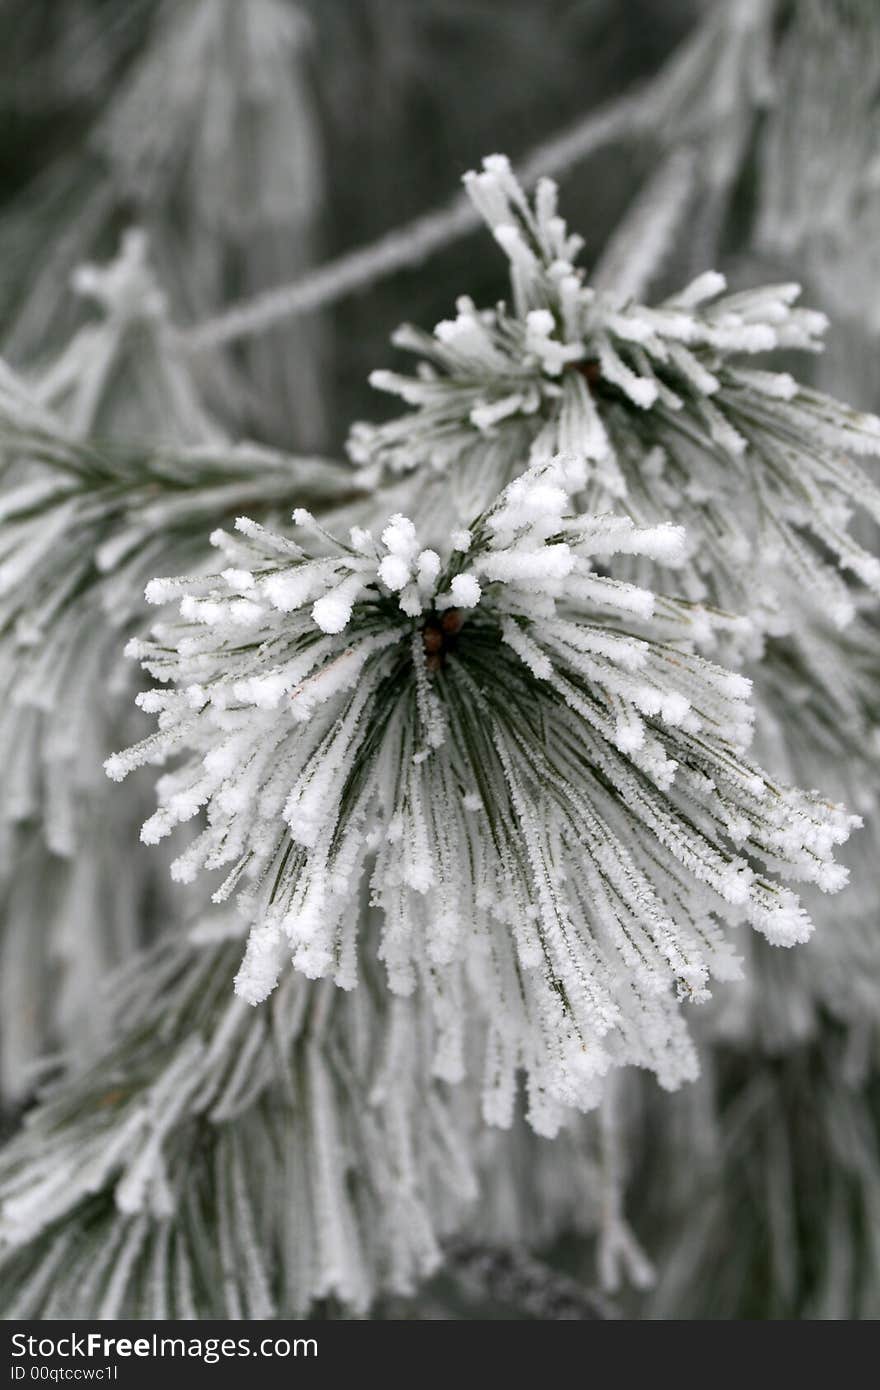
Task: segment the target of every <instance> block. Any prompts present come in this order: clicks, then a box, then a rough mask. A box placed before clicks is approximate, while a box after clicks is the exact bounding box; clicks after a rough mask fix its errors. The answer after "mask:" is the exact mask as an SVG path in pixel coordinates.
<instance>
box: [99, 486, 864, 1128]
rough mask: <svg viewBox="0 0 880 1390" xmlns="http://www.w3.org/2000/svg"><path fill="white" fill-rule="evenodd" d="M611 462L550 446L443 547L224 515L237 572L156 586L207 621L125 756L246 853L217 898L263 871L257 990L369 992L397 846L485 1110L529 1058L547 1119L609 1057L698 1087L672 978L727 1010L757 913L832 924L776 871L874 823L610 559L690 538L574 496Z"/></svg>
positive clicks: (170, 640)
mask: <svg viewBox="0 0 880 1390" xmlns="http://www.w3.org/2000/svg"><path fill="white" fill-rule="evenodd" d="M582 482H583V476H582V473H579V471H578V468H577V467H576V465H574V464H572V463H571V462H570V461H569V462H568V463H567V464H566V463H562V462H559V463H557V464H554V465H535V466H534V467H533V468H532V469H531V470H530V472H528V473H526V474H525V475H524V476H523V477H522V478H520V479H518V480H516V481H515V482H513V483H512V484H510V485H509V487H508V488H507V490H506V491H505V493H503V494H502V496H501V497H500V498H499V499H498V501H497V502H496V503H495V505H494V506H493V507H491V508H490V509H489V510H488V511H487V512H486V513H485V514H484V515H483V516H482V517H479V518H477V519H476V520H475V521H474V523H473V524H472V526H471V528H470V529H469V530H468V531H466V532H461V533H458V532H456V533H454V534H453V536H452V538H451V541H450V542H447V546H446V547H445V548H444V550H443V552H442V553H441V554H438V553H437V552H436V551H434V550H431V549H428V548H422V546H421V545H420V542H419V540H418V537H417V534H416V532H415V528H414V527H413V525H412V523H411V522H409V521H407V520H406V518H403V517H400V516H398V517H394V518H392V520H391V521H390V522H389V524H388V525H387V526H386V528H385V529H384V530H383V532H382V537H381V541H380V542H377V541H375V540H374V539H373V538H372V536H371V535H370V533H369V532H364V531H355V532H353V533H352V538H351V543H350V544H345V543H342V542H339V541H336V540H334V539H333V538H332V537H331V536H330V535H329V534H328V533H327V532H325V531H324V530H323V528H320V527H318V526H317V524H316V523H314V521H313V519H312V518H311V517H310V516H309V514H308V513H296V514H295V519H296V520H297V522H298V525H299V528H300V531H301V532H302V543H301V542H300V540H299V539H298V540H293V539H289V538H287V537H284V536H281V535H277V534H275V533H272V532H269V531H267V530H265V529H264V528H262V527H260V526H258V525H256V524H255V523H253V522H251V521H247V520H245V519H242V520H240V521H239V522H238V524H237V526H238V531H239V536H237V537H234V536H231V535H227V534H226V533H223V532H220V533H218V534H216V535H215V536H214V537H213V538H212V539H213V540H214V543H215V544H216V545H218V546H219V547H220V549H221V550H222V552H223V554H224V558H225V560H226V565H225V566H224V568H223V570H222V573H221V574H220V575H215V576H213V577H212V576H205V577H204V578H202V579H198V580H196V581H189V580H186V579H167V580H156V581H154V583H153V584H152V585H151V586H150V587H149V589H148V595H147V596H148V598H150V599H151V600H152V601H154V602H163V603H164V602H168V601H170V600H171V599H172V598H174V597H175V596H179V597H180V599H181V610H180V611H181V621H179V622H177V623H163V624H160V625H158V627H157V629H156V631H155V637H154V640H152V641H149V642H138V643H136V644H134V645H133V647H132V652H133V654H135V655H138V656H140V657H141V659H142V660H143V662H144V664H145V666H146V668H147V669H148V670H149V671H150V672H151V673H152V674H153V675H154V676H155V677H156V678H157V679H158V680H160V681H161V682H162V683H163V685H166V686H169V687H170V688H169V689H167V690H166V691H152V692H146V693H145V694H144V695H143V696H142V697H140V704H141V707H142V708H144V709H146V710H149V711H153V712H155V713H157V714H158V716H159V728H158V731H157V732H156V733H155V734H153V735H151V736H150V737H149V738H147V739H145V740H144V741H143V742H142V743H140V744H139V745H136V746H135V747H134V748H132V749H129V750H128V751H127V752H126V753H123V754H118V755H115V756H114V757H112V758H111V759H110V760H109V761H108V763H107V770H108V772H109V774H110V775H111V776H112V777H114V778H122V777H124V776H126V775H127V774H128V773H129V772H130V771H131V770H132V769H133V768H135V767H137V766H139V765H141V764H143V763H145V762H151V763H152V762H158V761H164V760H165V759H168V758H169V757H173V758H174V759H175V760H177V758H178V755H180V754H184V755H185V756H184V757H183V760H182V761H181V762H180V763H179V765H178V766H177V768H176V769H175V770H174V771H171V772H169V773H167V774H166V775H165V776H164V777H163V778H162V780H161V781H160V784H159V810H158V811H157V812H156V814H155V815H154V816H153V817H151V818H150V820H149V821H148V822H147V824H146V825H145V827H144V829H143V831H142V838H144V839H145V840H146V841H147V842H148V843H151V842H155V841H157V840H160V839H162V838H164V837H165V836H167V835H168V834H169V833H170V832H171V831H172V830H173V829H174V827H175V826H176V825H178V824H180V823H182V822H186V821H189V820H191V819H192V818H193V817H195V816H196V815H197V814H198V813H199V811H200V809H201V808H202V807H207V812H208V823H207V827H206V829H205V830H204V831H203V833H202V834H201V835H199V836H198V838H197V839H196V840H195V841H194V842H193V843H192V844H191V845H190V846H189V847H188V848H187V849H186V850H185V851H184V853H183V854H182V855H181V856H180V858H179V859H178V860H177V861H176V864H175V866H174V868H173V873H174V874H175V875H176V876H177V877H178V878H180V879H181V880H183V881H189V880H191V879H192V878H194V876H195V875H196V874H197V873H198V872H199V871H200V870H201V869H203V868H206V867H207V868H219V867H221V866H226V867H227V871H228V878H227V880H226V882H225V884H224V886H223V887H222V888H221V889H219V890H218V891H217V893H215V900H217V901H219V900H222V899H224V898H225V897H227V896H228V895H230V894H231V893H233V892H235V891H238V890H241V891H240V901H241V902H242V905H243V907H244V909H245V911H246V912H247V914H248V917H249V920H250V922H251V928H252V929H251V937H250V942H249V946H248V950H247V954H246V957H245V962H244V965H243V967H242V969H241V971H240V972H239V976H238V980H237V988H238V990H239V992H240V993H241V994H242V995H243V996H244V997H245V998H247V999H249V1000H250V1001H253V1002H256V1001H259V1000H261V999H263V998H265V997H266V996H267V994H269V993H270V992H271V990H272V989H273V988H274V986H275V984H276V982H277V980H278V977H279V972H280V971H281V968H282V966H283V963H284V960H285V957H286V956H289V955H291V954H292V956H293V961H294V964H295V966H296V967H297V968H298V969H299V970H301V971H303V972H304V973H305V974H307V975H309V976H311V977H324V976H329V977H331V978H333V979H335V980H336V982H337V984H339V985H342V986H344V987H345V988H350V987H351V986H352V985H353V984H354V983H355V982H356V979H357V970H358V955H359V936H360V934H361V932H362V930H363V928H361V927H359V926H358V910H357V902H358V891H359V889H358V885H359V882H360V880H361V878H362V875H363V874H364V872H365V866H366V859H367V856H368V854H369V853H370V852H371V851H375V853H376V856H377V857H376V862H375V867H374V868H373V869H372V872H371V877H370V884H371V892H372V898H373V902H374V903H375V905H376V906H378V907H379V908H380V909H381V912H382V914H383V918H384V923H383V928H382V953H383V957H384V959H385V962H386V966H387V969H388V972H389V979H390V983H391V987H392V989H393V990H394V991H395V992H397V993H401V994H409V993H410V992H411V991H412V990H413V989H414V988H415V987H416V985H417V984H418V985H419V986H420V987H421V988H422V989H423V990H424V991H426V995H427V998H428V999H429V1000H430V1001H431V1007H432V1008H433V1010H434V1011H435V1013H436V1015H437V1018H438V1022H439V1023H440V1025H441V1033H442V1036H441V1041H440V1043H439V1045H438V1046H439V1051H438V1057H437V1060H436V1063H435V1065H436V1067H437V1070H438V1074H440V1075H444V1076H446V1077H447V1078H448V1079H450V1080H453V1079H458V1078H460V1077H461V1075H462V1071H463V1057H462V1029H463V1027H464V1023H465V1007H464V1003H463V999H464V996H463V994H462V990H463V988H464V978H463V976H462V970H463V969H465V968H466V971H467V972H468V973H470V972H472V971H474V970H476V971H477V973H478V978H480V980H481V982H482V983H481V991H480V992H481V994H482V995H483V999H484V1011H485V1014H486V1016H487V1026H488V1040H489V1041H488V1045H489V1055H490V1058H491V1062H490V1066H489V1069H488V1073H487V1076H486V1083H485V1084H486V1088H487V1089H486V1093H485V1097H484V1112H485V1115H486V1117H487V1119H491V1120H494V1121H495V1122H496V1123H502V1124H504V1123H509V1120H510V1115H511V1113H512V1109H513V1105H514V1099H515V1090H516V1085H515V1077H516V1072H517V1069H518V1068H519V1067H520V1066H522V1067H524V1068H525V1069H526V1072H527V1075H528V1077H529V1103H530V1111H529V1113H530V1118H531V1121H532V1123H533V1125H534V1126H535V1127H536V1128H537V1129H538V1130H539V1132H542V1133H549V1134H552V1133H554V1132H556V1130H557V1129H558V1128H559V1125H560V1123H561V1119H562V1116H563V1114H564V1111H565V1108H566V1107H567V1106H576V1107H580V1108H589V1107H591V1106H593V1105H595V1104H596V1103H597V1102H598V1100H599V1097H600V1095H601V1093H602V1079H603V1077H604V1076H605V1074H606V1072H607V1071H608V1070H609V1068H611V1067H614V1066H619V1065H626V1064H631V1063H638V1064H639V1065H642V1066H649V1067H651V1068H653V1069H654V1070H656V1071H657V1073H658V1075H659V1076H660V1078H661V1080H662V1081H663V1083H664V1084H665V1085H668V1086H675V1085H677V1084H679V1083H680V1082H681V1081H682V1080H684V1079H686V1078H688V1077H690V1076H692V1075H693V1072H694V1067H695V1061H694V1057H693V1053H692V1051H691V1049H690V1045H689V1043H688V1041H687V1037H686V1034H685V1032H684V1030H683V1022H682V1019H681V1017H680V1014H679V1011H678V1008H677V1006H676V1004H675V1002H674V999H673V998H672V996H671V994H670V992H669V991H670V986H674V987H677V989H678V992H679V995H680V997H682V998H685V997H694V998H702V997H704V996H705V994H706V987H707V983H708V979H709V976H710V975H711V974H713V973H714V974H717V975H718V976H719V977H721V978H725V977H729V976H730V975H731V973H735V971H736V964H735V958H734V957H733V955H732V953H731V951H730V948H729V945H728V943H727V942H726V940H725V938H724V935H723V932H722V930H721V923H722V922H723V921H724V920H726V919H728V918H734V919H736V918H738V917H745V918H747V919H748V920H750V921H751V922H752V924H753V925H754V926H755V927H756V928H757V929H758V930H759V931H761V932H763V933H764V934H766V935H767V936H768V937H769V938H770V939H771V940H772V941H774V942H776V943H779V944H791V943H793V942H795V941H799V940H804V939H805V938H806V936H807V935H808V934H809V930H810V927H809V923H808V920H807V918H806V917H805V915H804V914H803V912H802V910H801V909H800V907H799V906H798V902H797V899H796V898H795V897H794V895H793V894H792V893H791V892H790V891H789V890H787V889H782V888H781V887H780V886H779V884H778V883H777V882H776V881H775V880H774V877H773V875H774V874H775V873H776V872H781V873H782V874H783V875H784V876H785V877H786V878H795V879H801V880H803V881H807V882H814V883H817V884H818V885H819V886H820V887H822V888H823V889H824V890H832V891H833V890H834V889H836V888H838V887H840V886H841V885H842V883H843V882H844V881H845V874H842V873H840V872H839V871H838V870H837V869H836V868H835V867H834V866H833V865H832V863H831V851H832V847H833V845H835V844H838V843H840V842H841V841H842V840H844V839H845V838H846V836H847V834H848V833H849V827H850V825H851V824H853V823H855V822H852V821H851V820H850V819H849V818H847V817H846V816H845V815H844V813H843V812H842V811H841V810H840V808H836V807H833V806H831V805H830V804H829V803H827V802H823V801H822V800H821V799H820V798H819V797H818V796H813V795H809V796H808V795H805V794H803V793H799V792H795V791H793V790H791V789H787V788H784V787H780V786H778V785H777V784H776V783H774V782H773V781H772V780H771V779H769V778H768V777H767V775H766V774H764V773H762V772H761V771H760V769H759V768H758V767H757V766H755V765H754V764H752V763H751V762H749V760H748V759H747V757H746V755H745V753H744V745H745V744H746V743H747V741H748V737H749V721H750V711H749V709H748V706H747V704H746V696H747V694H748V688H749V687H748V683H747V682H745V681H744V680H743V679H742V678H741V677H739V676H736V675H734V674H732V673H729V672H726V671H723V670H721V669H720V668H717V667H714V666H712V665H710V664H709V663H708V662H706V661H705V660H704V659H703V658H701V657H698V656H697V655H695V654H694V653H693V651H692V643H693V638H694V636H695V635H698V633H699V631H700V628H701V626H704V625H705V623H706V622H707V621H709V619H708V615H707V614H706V613H705V612H704V611H703V610H699V609H694V608H693V607H692V606H690V605H688V604H683V603H680V602H678V601H675V600H669V599H656V600H655V598H654V596H653V595H651V594H650V593H648V592H647V591H644V590H642V589H638V588H636V587H634V586H633V585H631V584H628V583H623V582H621V581H617V580H613V579H610V578H606V577H604V576H603V575H601V574H597V573H596V571H595V565H596V563H597V562H601V561H604V560H606V559H608V558H611V557H613V556H614V555H615V554H620V553H623V554H638V555H642V556H643V557H651V558H654V559H659V560H661V561H665V562H666V563H667V564H670V563H672V564H674V563H675V561H676V558H680V557H681V546H682V537H681V534H680V533H679V532H677V531H676V530H675V528H671V527H668V526H667V527H662V526H661V527H657V528H654V529H652V530H643V531H640V530H638V529H636V528H634V527H633V526H632V523H631V522H629V521H627V520H625V519H620V518H615V517H611V516H607V515H606V516H599V517H593V516H589V515H578V514H572V513H571V511H570V510H569V505H568V500H567V495H566V489H568V490H571V488H572V485H574V486H575V487H577V486H579V485H581V484H582ZM716 621H720V620H716ZM753 861H763V864H764V865H765V866H766V869H767V871H768V874H765V872H764V871H763V870H762V869H760V868H757V867H752V862H753ZM465 926H466V927H467V930H464V928H465Z"/></svg>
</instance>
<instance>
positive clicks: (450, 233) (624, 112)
mask: <svg viewBox="0 0 880 1390" xmlns="http://www.w3.org/2000/svg"><path fill="white" fill-rule="evenodd" d="M642 111H643V99H642V96H641V93H637V94H635V95H632V94H630V95H627V96H625V97H623V98H622V99H619V100H617V101H614V102H611V103H609V104H607V105H606V106H603V107H601V108H600V109H599V110H598V111H593V112H591V113H590V115H589V116H587V117H586V118H585V119H583V120H580V121H578V122H577V124H576V125H574V126H573V127H571V128H570V129H569V130H567V131H565V132H563V134H561V135H557V136H555V137H554V138H553V139H551V140H547V141H545V142H543V143H542V144H540V145H538V146H536V148H535V149H533V150H532V151H531V153H530V154H528V155H527V156H526V158H525V159H524V160H523V161H522V163H521V164H520V166H519V176H520V179H521V181H522V183H523V184H525V185H527V186H528V185H531V184H533V183H534V182H535V181H536V180H537V179H538V178H540V177H541V176H543V175H546V174H560V173H564V172H565V170H567V169H568V168H570V167H571V165H573V164H576V163H577V162H578V161H579V160H581V159H585V158H586V157H587V156H588V155H590V154H592V153H594V151H596V150H598V149H601V148H602V147H603V146H605V145H608V144H610V143H611V142H612V141H614V140H617V139H619V138H620V137H621V136H622V135H624V134H625V133H626V132H627V131H629V130H631V129H632V128H633V127H634V126H635V125H637V124H638V122H639V119H640V117H641V114H642ZM480 225H481V219H480V216H479V214H478V213H477V212H476V211H475V209H474V208H473V206H472V204H471V203H470V201H469V199H468V198H467V197H466V196H465V195H464V194H463V193H458V194H456V195H455V197H454V198H452V199H451V200H450V201H449V202H447V203H446V204H445V205H444V206H443V207H441V208H438V209H436V210H435V211H434V212H429V213H425V214H423V215H422V216H421V217H417V218H415V220H414V221H412V222H409V223H407V224H406V226H404V227H399V228H396V229H395V230H394V231H392V232H388V233H386V234H385V235H384V236H382V237H380V238H379V239H378V241H374V242H372V244H371V245H369V246H364V247H360V248H359V249H358V250H356V251H349V252H346V253H345V254H344V255H342V256H338V257H337V258H336V259H335V260H333V261H330V262H329V263H328V264H327V265H324V266H321V267H319V269H317V270H314V271H311V272H309V273H308V274H307V275H304V276H302V278H301V279H299V280H296V281H294V282H293V284H290V285H286V286H281V287H279V288H278V289H274V290H266V291H264V292H263V293H262V294H258V295H256V296H254V298H252V299H248V300H243V301H242V302H241V303H239V304H234V305H233V306H232V307H231V308H230V309H227V310H226V311H225V312H224V313H222V314H218V315H217V316H216V317H215V318H212V319H208V320H207V321H206V322H205V323H202V324H199V325H197V326H196V327H195V328H192V329H190V330H188V331H185V332H183V333H182V334H181V342H182V345H183V346H184V348H186V349H187V350H189V351H192V352H201V351H204V350H205V349H207V348H212V347H217V346H218V345H219V344H221V343H229V342H233V341H235V340H236V339H238V338H248V337H252V336H253V335H254V334H257V333H261V332H263V330H264V329H266V328H270V327H271V326H272V325H273V324H276V323H280V322H281V321H282V320H283V319H288V318H295V317H296V316H297V315H299V314H305V313H309V312H311V311H313V310H315V309H318V308H322V307H324V306H325V305H328V304H334V303H335V302H336V301H337V300H339V299H343V298H345V296H346V295H348V294H351V293H353V292H354V291H356V290H361V289H364V288H365V287H366V286H368V285H372V284H374V283H375V282H376V281H377V280H381V279H383V278H385V277H386V276H389V275H393V274H395V273H396V272H397V271H399V270H405V269H408V268H410V267H412V266H416V265H420V264H421V263H422V262H423V261H425V260H427V259H428V258H429V257H430V256H432V255H433V254H434V253H435V252H436V251H439V250H441V249H442V248H443V247H444V246H448V245H449V244H450V243H451V242H454V241H457V240H459V239H460V238H462V237H465V236H467V235H468V234H469V233H470V232H472V231H475V230H476V228H477V227H479V226H480Z"/></svg>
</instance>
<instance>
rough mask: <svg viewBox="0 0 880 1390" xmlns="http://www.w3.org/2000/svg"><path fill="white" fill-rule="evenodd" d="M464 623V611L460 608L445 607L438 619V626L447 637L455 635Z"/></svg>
mask: <svg viewBox="0 0 880 1390" xmlns="http://www.w3.org/2000/svg"><path fill="white" fill-rule="evenodd" d="M463 624H464V613H462V611H461V609H460V608H447V609H446V612H445V613H444V614H443V617H442V618H441V619H440V626H441V627H442V629H443V631H444V633H445V634H446V636H447V637H456V636H457V635H458V633H459V632H461V629H462V626H463Z"/></svg>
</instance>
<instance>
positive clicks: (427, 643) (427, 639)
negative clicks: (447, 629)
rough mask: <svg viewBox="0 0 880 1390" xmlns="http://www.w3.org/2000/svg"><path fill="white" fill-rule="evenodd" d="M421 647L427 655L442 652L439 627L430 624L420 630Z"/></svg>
mask: <svg viewBox="0 0 880 1390" xmlns="http://www.w3.org/2000/svg"><path fill="white" fill-rule="evenodd" d="M422 646H423V647H424V649H425V651H426V652H428V653H429V654H433V653H434V652H440V651H442V650H443V633H442V631H441V630H440V628H439V627H434V625H433V624H430V625H426V626H425V627H424V628H423V629H422Z"/></svg>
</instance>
